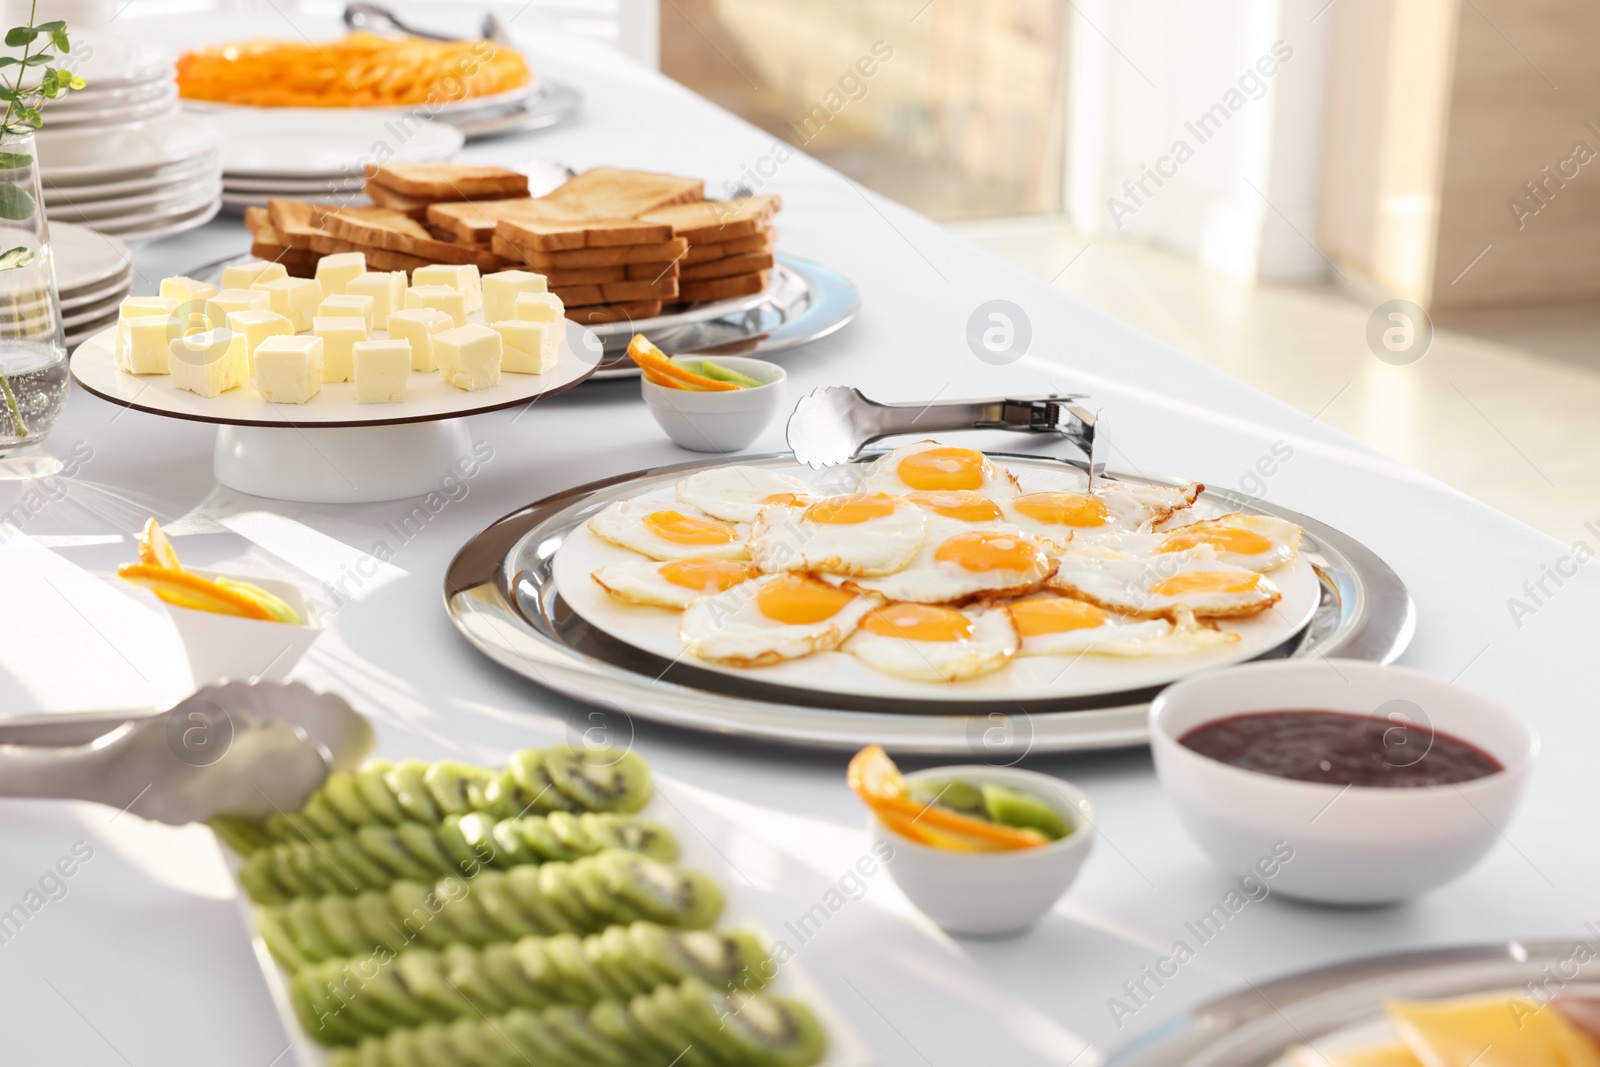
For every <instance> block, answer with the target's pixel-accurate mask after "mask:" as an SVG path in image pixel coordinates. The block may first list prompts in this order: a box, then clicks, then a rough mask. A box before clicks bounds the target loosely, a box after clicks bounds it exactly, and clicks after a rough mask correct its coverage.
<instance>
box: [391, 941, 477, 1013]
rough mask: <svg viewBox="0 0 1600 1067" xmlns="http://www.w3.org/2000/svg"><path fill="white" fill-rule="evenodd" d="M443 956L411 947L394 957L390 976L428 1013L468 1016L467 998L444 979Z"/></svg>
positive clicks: (469, 1002) (469, 1007)
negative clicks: (392, 972) (392, 974)
mask: <svg viewBox="0 0 1600 1067" xmlns="http://www.w3.org/2000/svg"><path fill="white" fill-rule="evenodd" d="M444 975H445V963H444V958H443V956H442V955H441V954H440V953H438V952H435V951H433V950H432V949H412V950H411V951H409V952H402V953H401V954H400V955H399V956H397V957H395V961H394V976H395V978H396V979H397V980H398V981H399V983H400V985H401V986H402V987H404V989H405V991H406V992H407V993H408V994H409V995H410V996H411V998H412V999H413V1000H415V1001H416V1003H417V1004H418V1005H419V1006H421V1007H423V1008H425V1009H426V1010H427V1011H428V1012H429V1013H430V1014H432V1015H436V1016H445V1017H447V1018H452V1019H453V1018H455V1017H456V1016H458V1015H470V1014H472V1011H473V1008H472V1003H471V1001H469V1000H467V999H466V998H465V997H463V996H462V995H461V993H460V991H459V990H456V989H454V988H452V987H451V985H450V983H448V982H446V981H445V980H444Z"/></svg>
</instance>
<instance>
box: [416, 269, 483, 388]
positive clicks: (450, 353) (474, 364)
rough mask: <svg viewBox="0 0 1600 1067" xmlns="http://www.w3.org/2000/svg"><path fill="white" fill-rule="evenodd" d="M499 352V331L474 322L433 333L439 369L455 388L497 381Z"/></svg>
mask: <svg viewBox="0 0 1600 1067" xmlns="http://www.w3.org/2000/svg"><path fill="white" fill-rule="evenodd" d="M414 291H415V290H413V292H414ZM502 352H503V346H502V344H501V341H500V335H499V334H497V333H495V332H494V331H493V330H491V329H489V327H487V326H479V325H478V324H477V323H473V324H472V325H470V326H457V327H456V328H455V329H453V330H445V331H444V332H443V333H437V334H434V335H433V355H434V358H435V359H437V360H438V361H439V373H440V374H441V375H443V376H444V380H445V381H447V382H449V383H450V384H451V385H453V386H455V387H456V388H457V389H465V390H467V391H468V392H474V391H476V390H478V389H488V388H490V387H491V386H496V385H499V384H500V358H501V354H502Z"/></svg>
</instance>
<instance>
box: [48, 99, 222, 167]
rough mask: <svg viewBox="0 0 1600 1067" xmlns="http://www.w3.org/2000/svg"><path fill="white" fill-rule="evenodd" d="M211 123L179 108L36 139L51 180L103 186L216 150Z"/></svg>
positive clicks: (193, 158)
mask: <svg viewBox="0 0 1600 1067" xmlns="http://www.w3.org/2000/svg"><path fill="white" fill-rule="evenodd" d="M216 144H217V136H216V134H215V133H214V132H213V130H212V129H211V127H210V126H208V125H207V124H206V123H205V122H203V121H202V120H200V119H196V118H194V117H192V116H189V115H184V114H182V113H181V112H175V113H173V114H171V115H166V116H163V117H161V118H159V119H154V120H152V121H150V122H140V123H133V124H130V125H127V126H120V127H113V128H111V129H98V128H82V129H67V130H60V131H58V132H57V133H55V134H54V135H52V136H49V137H46V136H43V135H41V136H40V137H39V138H38V146H39V162H40V166H41V168H42V173H43V175H44V178H45V180H46V182H47V183H49V184H53V185H67V184H78V185H99V184H104V183H108V182H111V181H114V180H121V179H132V178H136V177H141V176H149V175H151V174H152V172H162V175H163V177H164V176H165V172H167V171H169V170H176V169H177V168H178V167H179V166H180V165H186V164H188V163H190V162H191V161H193V160H195V159H197V158H199V157H201V156H205V155H207V154H208V153H210V152H212V151H214V150H215V148H216Z"/></svg>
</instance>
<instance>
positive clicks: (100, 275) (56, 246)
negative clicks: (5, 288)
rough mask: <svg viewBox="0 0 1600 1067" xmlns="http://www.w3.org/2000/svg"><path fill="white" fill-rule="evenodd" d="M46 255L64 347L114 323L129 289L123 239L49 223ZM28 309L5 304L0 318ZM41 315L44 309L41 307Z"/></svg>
mask: <svg viewBox="0 0 1600 1067" xmlns="http://www.w3.org/2000/svg"><path fill="white" fill-rule="evenodd" d="M50 255H51V258H52V259H53V260H54V261H55V268H56V288H57V289H58V290H59V291H60V293H61V319H62V325H63V326H64V327H65V329H66V333H67V348H68V349H73V348H76V347H78V345H79V343H81V342H82V341H83V340H84V338H86V337H88V336H89V335H90V334H92V333H97V332H98V331H100V330H103V329H105V328H106V327H107V326H111V325H113V324H115V323H116V321H117V307H118V305H120V304H121V303H122V298H123V297H125V296H127V295H128V293H129V292H130V291H131V290H132V289H133V253H132V252H131V251H130V250H129V248H128V246H127V245H126V244H124V243H123V242H122V241H120V240H118V239H117V238H115V237H112V236H110V235H109V234H104V233H96V232H95V231H94V230H91V229H89V228H88V227H85V226H74V225H73V224H71V223H70V222H54V223H51V224H50ZM31 310H32V309H28V308H17V307H7V308H4V309H0V316H9V317H13V318H15V317H17V316H18V315H27V314H29V313H30V311H31ZM37 310H38V312H39V313H41V314H42V313H43V312H44V308H43V307H42V306H41V307H39V308H38V309H37Z"/></svg>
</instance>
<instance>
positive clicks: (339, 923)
mask: <svg viewBox="0 0 1600 1067" xmlns="http://www.w3.org/2000/svg"><path fill="white" fill-rule="evenodd" d="M317 918H319V919H321V920H322V928H323V929H324V930H326V931H327V932H328V938H329V940H331V941H332V942H333V944H334V947H335V948H337V949H338V950H339V952H340V953H341V954H343V955H346V956H354V955H356V954H357V953H364V952H370V951H371V950H372V946H373V942H372V939H371V938H369V937H367V936H366V935H365V934H364V933H362V931H361V922H360V920H359V919H358V918H357V917H356V906H355V898H353V897H339V896H330V897H323V898H322V899H321V900H319V901H317Z"/></svg>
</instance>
